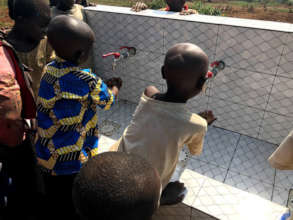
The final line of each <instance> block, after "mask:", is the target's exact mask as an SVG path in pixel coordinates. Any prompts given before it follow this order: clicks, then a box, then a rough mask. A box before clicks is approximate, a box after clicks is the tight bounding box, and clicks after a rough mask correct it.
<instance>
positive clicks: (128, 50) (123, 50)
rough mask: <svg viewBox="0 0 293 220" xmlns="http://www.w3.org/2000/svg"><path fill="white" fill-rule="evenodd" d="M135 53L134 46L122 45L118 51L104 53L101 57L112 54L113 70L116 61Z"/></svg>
mask: <svg viewBox="0 0 293 220" xmlns="http://www.w3.org/2000/svg"><path fill="white" fill-rule="evenodd" d="M135 54H136V49H135V47H127V46H123V47H120V48H119V52H111V53H107V54H104V55H103V56H102V57H103V58H106V57H108V56H114V60H113V63H112V70H113V71H114V70H115V68H116V65H117V63H118V61H120V60H124V59H127V58H128V57H131V56H134V55H135Z"/></svg>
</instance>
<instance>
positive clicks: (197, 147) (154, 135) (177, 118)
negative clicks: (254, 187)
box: [119, 94, 207, 189]
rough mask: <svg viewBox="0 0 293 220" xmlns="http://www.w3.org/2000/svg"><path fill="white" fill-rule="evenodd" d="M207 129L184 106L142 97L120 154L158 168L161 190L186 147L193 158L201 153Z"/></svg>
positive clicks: (201, 121)
mask: <svg viewBox="0 0 293 220" xmlns="http://www.w3.org/2000/svg"><path fill="white" fill-rule="evenodd" d="M206 129H207V122H206V120H205V119H203V118H201V117H200V116H198V115H196V114H193V113H191V112H189V111H188V110H187V109H186V105H185V104H184V103H171V102H164V101H159V100H155V99H153V98H150V97H147V96H146V95H145V94H143V95H142V97H141V99H140V103H139V105H138V107H137V109H136V111H135V114H134V116H133V119H132V122H131V124H130V125H129V126H128V127H127V129H126V130H125V132H124V134H123V136H122V138H121V140H120V143H119V150H122V151H126V152H132V153H135V154H138V155H141V156H142V157H145V158H146V159H147V160H148V161H149V162H150V163H151V164H152V165H153V166H154V167H155V168H157V170H158V172H159V174H160V176H161V181H162V187H163V189H164V188H165V186H166V185H167V184H168V182H169V180H170V178H171V176H172V174H173V172H174V170H175V167H176V164H177V161H178V157H179V154H180V151H181V149H182V147H183V146H184V145H185V144H186V145H187V146H188V148H189V150H190V152H191V153H192V154H195V155H198V154H200V153H201V151H202V146H203V138H204V135H205V132H206Z"/></svg>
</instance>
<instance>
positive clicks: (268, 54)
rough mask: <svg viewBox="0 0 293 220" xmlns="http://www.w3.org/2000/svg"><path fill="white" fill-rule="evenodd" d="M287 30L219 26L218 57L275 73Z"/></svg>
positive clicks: (257, 69) (249, 68)
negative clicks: (284, 31) (283, 31)
mask: <svg viewBox="0 0 293 220" xmlns="http://www.w3.org/2000/svg"><path fill="white" fill-rule="evenodd" d="M286 37H287V33H282V32H277V31H267V30H260V29H252V28H242V27H233V26H224V25H222V26H220V31H219V41H218V46H217V53H216V58H217V59H221V60H224V61H225V62H226V64H227V65H228V66H232V67H234V68H237V69H245V70H250V71H256V72H261V73H269V74H276V70H277V66H278V64H279V61H280V58H281V54H282V50H283V47H284V43H285V42H286Z"/></svg>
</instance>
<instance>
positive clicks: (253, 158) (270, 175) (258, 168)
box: [230, 136, 276, 185]
mask: <svg viewBox="0 0 293 220" xmlns="http://www.w3.org/2000/svg"><path fill="white" fill-rule="evenodd" d="M275 149H276V145H274V144H270V143H267V142H265V141H260V140H257V139H255V138H251V137H247V136H241V138H240V141H239V144H238V146H237V149H236V153H235V155H234V157H233V160H232V163H231V166H230V170H231V171H234V172H238V173H239V174H242V175H244V176H249V177H251V178H254V179H257V180H260V181H263V182H265V183H268V184H271V185H272V184H273V183H274V176H275V169H273V168H271V166H270V165H269V163H268V162H267V159H268V157H269V156H270V155H271V154H272V153H273V152H274V150H275Z"/></svg>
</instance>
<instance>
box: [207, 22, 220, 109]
mask: <svg viewBox="0 0 293 220" xmlns="http://www.w3.org/2000/svg"><path fill="white" fill-rule="evenodd" d="M219 32H220V25H218V30H217V37H216V48H215V51H214V59H216V56H217V49H218V43H219ZM213 82H214V80H212V81H211V87H210V89H209V94H208V95H207V98H208V100H207V109H209V104H210V98H211V92H212V89H213V85H214V84H213Z"/></svg>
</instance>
